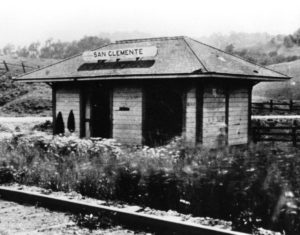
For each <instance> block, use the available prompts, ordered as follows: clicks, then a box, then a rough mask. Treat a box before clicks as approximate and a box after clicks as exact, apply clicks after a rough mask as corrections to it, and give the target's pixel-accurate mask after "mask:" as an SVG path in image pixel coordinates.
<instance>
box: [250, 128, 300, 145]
mask: <svg viewBox="0 0 300 235" xmlns="http://www.w3.org/2000/svg"><path fill="white" fill-rule="evenodd" d="M252 139H253V142H255V143H256V142H259V141H280V142H292V143H293V146H297V143H298V142H300V126H296V125H293V126H277V127H262V126H258V127H252Z"/></svg>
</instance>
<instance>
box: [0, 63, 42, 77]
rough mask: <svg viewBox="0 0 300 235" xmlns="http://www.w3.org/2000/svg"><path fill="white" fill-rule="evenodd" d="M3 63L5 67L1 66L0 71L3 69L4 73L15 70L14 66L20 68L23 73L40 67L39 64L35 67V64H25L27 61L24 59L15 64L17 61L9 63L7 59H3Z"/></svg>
mask: <svg viewBox="0 0 300 235" xmlns="http://www.w3.org/2000/svg"><path fill="white" fill-rule="evenodd" d="M1 65H2V66H3V67H0V71H1V70H2V71H3V74H5V73H7V72H10V71H12V70H13V69H12V68H15V67H17V68H20V69H21V70H22V72H23V73H26V72H29V71H31V70H33V69H38V68H39V66H36V67H34V66H29V65H25V63H24V62H23V61H21V62H20V63H19V64H15V63H8V62H6V61H5V60H3V61H2V63H1V62H0V66H1Z"/></svg>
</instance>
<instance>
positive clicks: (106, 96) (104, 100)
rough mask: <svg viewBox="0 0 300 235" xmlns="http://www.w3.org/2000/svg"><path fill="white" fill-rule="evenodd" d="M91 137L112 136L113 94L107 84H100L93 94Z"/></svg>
mask: <svg viewBox="0 0 300 235" xmlns="http://www.w3.org/2000/svg"><path fill="white" fill-rule="evenodd" d="M90 127H91V137H102V138H110V137H111V96H110V89H109V88H108V87H107V86H104V85H102V84H98V85H97V87H96V88H95V89H93V91H92V94H91V126H90Z"/></svg>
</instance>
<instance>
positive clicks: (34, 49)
mask: <svg viewBox="0 0 300 235" xmlns="http://www.w3.org/2000/svg"><path fill="white" fill-rule="evenodd" d="M40 45H41V43H40V42H33V43H31V44H30V45H29V46H28V51H29V55H30V57H31V58H37V57H39V54H40V51H39V47H40Z"/></svg>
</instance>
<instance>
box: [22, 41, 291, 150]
mask: <svg viewBox="0 0 300 235" xmlns="http://www.w3.org/2000/svg"><path fill="white" fill-rule="evenodd" d="M286 79H289V77H287V76H285V75H283V74H280V73H278V72H275V71H272V70H270V69H267V68H264V67H262V66H259V65H256V64H252V63H250V62H248V61H245V60H243V59H241V58H239V57H236V56H233V55H230V54H227V53H225V52H223V51H221V50H219V49H216V48H214V47H211V46H208V45H206V44H203V43H201V42H198V41H196V40H193V39H191V38H188V37H162V38H149V39H136V40H123V41H117V42H115V43H111V44H109V45H106V46H103V47H101V48H98V49H96V50H93V51H87V52H84V53H83V54H81V55H78V56H74V57H71V58H68V59H66V60H63V61H60V62H58V63H55V64H53V65H50V66H47V67H44V68H41V69H38V70H35V71H33V72H30V73H27V74H25V75H23V76H21V77H18V78H16V80H18V81H25V82H45V83H49V84H50V85H51V86H52V90H53V123H54V133H60V132H61V133H63V132H65V131H67V129H69V131H74V133H75V134H77V135H78V136H80V137H102V138H115V139H117V140H118V141H120V142H123V143H127V144H145V145H151V146H153V145H161V144H165V143H167V142H168V141H170V140H172V139H173V138H174V137H176V136H181V137H183V138H184V140H185V141H186V142H187V143H189V144H191V145H196V144H198V143H199V144H203V145H204V146H215V145H217V144H219V143H220V141H223V142H224V141H225V142H226V144H229V145H238V144H246V143H248V141H249V133H250V117H251V92H252V87H253V86H254V85H255V84H257V83H258V82H260V81H282V80H286ZM72 120H73V124H72V125H71V126H72V127H70V123H72ZM61 128H63V130H62V129H61Z"/></svg>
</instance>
